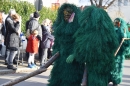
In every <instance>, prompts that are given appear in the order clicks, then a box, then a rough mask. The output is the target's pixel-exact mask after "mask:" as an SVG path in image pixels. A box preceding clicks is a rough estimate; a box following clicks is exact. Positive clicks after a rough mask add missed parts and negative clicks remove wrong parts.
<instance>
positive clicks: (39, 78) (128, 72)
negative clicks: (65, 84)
mask: <svg viewBox="0 0 130 86" xmlns="http://www.w3.org/2000/svg"><path fill="white" fill-rule="evenodd" d="M50 71H51V69H48V70H47V71H46V72H43V73H41V74H39V75H36V76H34V77H32V78H29V79H27V80H25V81H23V82H20V83H18V84H16V85H14V86H47V83H48V81H47V80H48V79H49V75H50ZM28 73H29V72H25V73H14V74H6V75H0V86H1V84H3V83H5V82H8V81H10V80H12V79H16V78H18V77H21V76H23V75H25V74H28ZM109 86H112V85H111V83H110V85H109ZM119 86H130V60H125V62H124V69H123V81H122V83H121V84H120V85H119Z"/></svg>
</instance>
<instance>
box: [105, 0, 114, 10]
mask: <svg viewBox="0 0 130 86" xmlns="http://www.w3.org/2000/svg"><path fill="white" fill-rule="evenodd" d="M115 1H116V0H112V1H111V2H110V3H109V4H108V6H104V8H105V9H107V8H108V7H110V6H111V5H112V4H113V3H114V2H115Z"/></svg>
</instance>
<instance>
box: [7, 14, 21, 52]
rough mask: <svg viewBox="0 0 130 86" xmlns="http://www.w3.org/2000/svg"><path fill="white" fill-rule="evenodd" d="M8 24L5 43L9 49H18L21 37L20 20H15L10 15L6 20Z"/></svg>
mask: <svg viewBox="0 0 130 86" xmlns="http://www.w3.org/2000/svg"><path fill="white" fill-rule="evenodd" d="M5 26H6V36H5V45H6V47H7V49H10V50H18V48H19V46H20V45H19V44H20V37H19V35H18V30H19V28H20V24H19V22H16V23H15V22H14V21H13V20H12V18H11V17H10V16H8V17H7V18H6V20H5Z"/></svg>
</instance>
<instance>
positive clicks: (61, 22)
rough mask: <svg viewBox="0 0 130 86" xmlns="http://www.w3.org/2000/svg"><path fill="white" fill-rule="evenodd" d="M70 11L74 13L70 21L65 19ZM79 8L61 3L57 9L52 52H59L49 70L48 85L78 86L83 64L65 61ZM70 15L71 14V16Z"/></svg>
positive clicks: (71, 42) (68, 53)
mask: <svg viewBox="0 0 130 86" xmlns="http://www.w3.org/2000/svg"><path fill="white" fill-rule="evenodd" d="M70 13H75V16H74V19H73V21H72V22H70V23H69V22H68V21H66V20H67V19H68V18H69V17H70ZM79 13H80V10H79V9H78V8H77V7H76V6H75V5H73V4H67V3H65V4H63V5H62V6H61V7H60V8H59V10H58V16H57V20H56V21H55V23H54V36H55V41H54V45H53V53H56V52H58V51H59V52H60V56H59V58H58V59H57V60H56V61H55V63H54V66H53V69H52V71H51V75H50V79H49V84H48V86H80V84H81V81H82V77H83V71H84V64H80V63H78V62H76V61H73V62H72V64H68V63H66V58H67V57H68V56H69V55H70V54H72V52H73V48H74V41H75V39H74V38H73V37H72V36H73V35H74V33H75V32H76V31H77V29H78V28H79V24H78V16H79ZM71 17H72V16H71Z"/></svg>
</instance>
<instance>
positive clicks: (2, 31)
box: [0, 23, 5, 44]
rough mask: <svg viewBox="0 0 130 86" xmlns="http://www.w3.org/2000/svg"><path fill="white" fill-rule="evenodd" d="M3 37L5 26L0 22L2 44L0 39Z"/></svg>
mask: <svg viewBox="0 0 130 86" xmlns="http://www.w3.org/2000/svg"><path fill="white" fill-rule="evenodd" d="M4 37H5V27H4V24H3V23H0V44H2V40H4Z"/></svg>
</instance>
